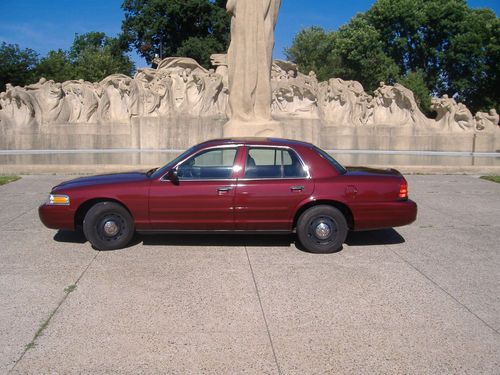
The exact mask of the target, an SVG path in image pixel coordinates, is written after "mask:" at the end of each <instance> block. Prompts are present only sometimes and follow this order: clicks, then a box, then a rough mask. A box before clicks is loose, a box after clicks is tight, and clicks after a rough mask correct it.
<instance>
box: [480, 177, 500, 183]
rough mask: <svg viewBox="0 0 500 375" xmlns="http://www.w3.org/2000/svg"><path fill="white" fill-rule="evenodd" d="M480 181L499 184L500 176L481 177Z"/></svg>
mask: <svg viewBox="0 0 500 375" xmlns="http://www.w3.org/2000/svg"><path fill="white" fill-rule="evenodd" d="M481 179H483V180H487V181H492V182H496V183H497V184H500V176H481Z"/></svg>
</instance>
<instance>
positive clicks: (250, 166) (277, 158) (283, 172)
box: [245, 147, 307, 178]
mask: <svg viewBox="0 0 500 375" xmlns="http://www.w3.org/2000/svg"><path fill="white" fill-rule="evenodd" d="M305 177H307V171H306V170H305V168H304V166H303V165H302V162H301V161H300V159H299V157H298V156H297V154H296V153H295V152H294V151H292V150H288V149H281V148H258V147H253V148H250V149H249V150H248V155H247V162H246V167H245V178H305Z"/></svg>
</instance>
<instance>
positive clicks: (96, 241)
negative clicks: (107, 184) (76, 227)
mask: <svg viewBox="0 0 500 375" xmlns="http://www.w3.org/2000/svg"><path fill="white" fill-rule="evenodd" d="M134 231H135V229H134V220H133V219H132V216H131V215H130V213H129V212H128V211H127V210H126V209H125V208H124V207H123V206H121V205H119V204H118V203H115V202H100V203H96V204H95V205H94V206H92V207H91V208H90V209H89V210H88V212H87V214H86V215H85V218H84V220H83V233H84V234H85V237H86V238H87V240H88V241H89V242H90V243H91V244H92V246H94V248H96V249H98V250H115V249H121V248H123V247H125V246H127V245H128V243H129V242H130V240H132V237H133V236H134Z"/></svg>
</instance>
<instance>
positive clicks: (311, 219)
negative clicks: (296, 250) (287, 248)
mask: <svg viewBox="0 0 500 375" xmlns="http://www.w3.org/2000/svg"><path fill="white" fill-rule="evenodd" d="M348 230H349V228H348V226H347V221H346V218H345V216H344V215H343V214H342V212H340V211H339V210H338V209H337V208H335V207H332V206H326V205H320V206H314V207H311V208H309V209H308V210H306V211H304V212H303V213H302V215H300V217H299V220H298V221H297V236H298V238H299V241H300V243H301V244H302V245H303V246H304V247H305V249H306V250H308V251H310V252H312V253H332V252H335V251H338V250H340V249H341V248H342V244H343V243H344V241H345V239H346V237H347V232H348Z"/></svg>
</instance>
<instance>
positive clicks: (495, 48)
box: [285, 0, 500, 112]
mask: <svg viewBox="0 0 500 375" xmlns="http://www.w3.org/2000/svg"><path fill="white" fill-rule="evenodd" d="M305 34H307V35H305ZM325 39H327V40H329V45H328V47H323V46H324V40H325ZM304 41H306V42H304ZM315 46H318V51H314V48H315ZM285 53H286V54H287V56H288V57H289V58H290V59H291V60H293V61H296V62H297V63H298V64H299V68H300V65H302V64H303V65H304V68H302V69H303V70H307V69H309V68H310V67H311V66H320V67H321V69H322V72H324V73H323V74H322V75H321V78H322V79H325V78H327V77H325V76H327V75H329V76H339V77H341V78H345V79H356V80H358V81H360V82H361V83H362V84H363V86H365V88H367V89H368V90H372V89H374V88H375V84H376V82H377V81H379V80H381V81H385V82H389V83H394V82H396V81H398V77H400V78H399V80H402V81H404V82H406V83H407V84H408V85H413V87H414V88H415V90H419V94H418V95H417V96H418V97H420V100H421V105H422V107H423V109H424V110H426V108H427V104H425V103H427V102H428V100H427V99H425V100H424V98H423V97H422V96H421V95H423V93H424V91H425V90H423V86H425V87H426V88H427V91H428V92H430V93H432V94H433V95H443V94H445V93H446V94H448V95H450V96H451V95H454V96H458V98H459V99H460V100H461V101H463V102H464V103H465V104H467V106H469V108H470V109H471V110H472V111H473V112H474V111H477V110H479V109H483V110H485V109H488V108H494V107H496V108H498V107H499V105H500V93H499V91H500V81H499V69H498V67H497V64H498V61H500V21H499V18H498V17H497V16H496V15H495V13H494V12H493V11H491V10H488V9H471V8H469V7H468V5H467V2H466V0H378V1H376V2H375V4H374V5H373V6H372V8H371V9H369V10H368V11H367V12H366V13H362V14H358V15H357V16H355V17H354V18H353V19H352V20H351V21H350V22H349V23H347V24H346V25H344V26H342V27H340V28H339V29H338V30H337V31H335V32H331V33H324V32H323V31H322V30H321V29H319V30H318V28H311V29H308V30H305V31H304V30H303V31H301V32H299V33H298V34H297V35H296V37H295V39H294V41H293V44H292V46H291V47H290V48H289V49H287V50H286V51H285Z"/></svg>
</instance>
